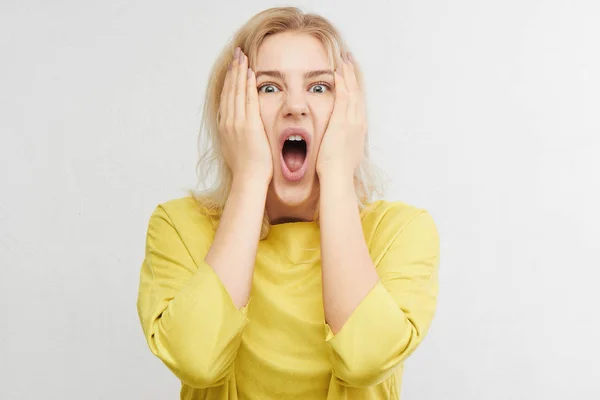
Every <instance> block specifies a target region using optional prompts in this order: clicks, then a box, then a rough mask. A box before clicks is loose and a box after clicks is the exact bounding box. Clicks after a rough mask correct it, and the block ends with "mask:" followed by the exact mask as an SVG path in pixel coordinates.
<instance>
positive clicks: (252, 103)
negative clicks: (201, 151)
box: [137, 8, 439, 400]
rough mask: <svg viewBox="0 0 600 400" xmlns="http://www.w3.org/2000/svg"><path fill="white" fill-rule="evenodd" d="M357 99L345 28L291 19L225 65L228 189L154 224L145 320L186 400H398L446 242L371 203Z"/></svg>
mask: <svg viewBox="0 0 600 400" xmlns="http://www.w3.org/2000/svg"><path fill="white" fill-rule="evenodd" d="M234 49H235V50H234ZM340 55H341V57H340ZM340 58H341V59H340ZM361 86H362V85H361V79H360V73H359V71H358V68H357V65H356V63H355V61H354V60H353V59H352V58H351V56H349V55H348V54H347V51H346V46H345V45H344V43H343V42H342V40H341V38H340V36H339V34H338V33H337V31H336V30H335V28H334V27H332V25H331V24H330V23H329V22H328V21H327V20H325V19H324V18H322V17H319V16H316V15H306V14H303V13H302V12H301V11H300V10H298V9H295V8H274V9H269V10H266V11H263V12H261V13H259V14H257V15H256V16H254V17H253V18H252V19H251V20H250V21H249V22H248V23H247V24H246V25H245V26H243V27H242V28H241V29H240V30H239V31H238V32H237V33H236V35H235V36H234V37H233V39H232V44H231V47H229V46H228V47H227V48H226V50H225V51H224V52H223V54H222V55H221V57H220V58H219V59H218V61H217V62H216V64H215V66H214V69H213V73H212V76H211V79H210V86H209V88H208V91H207V97H206V102H205V109H204V111H205V112H204V123H203V125H205V126H206V127H207V129H206V130H207V131H208V133H209V134H211V135H212V136H211V138H212V147H211V149H210V152H209V153H207V154H205V155H204V157H203V158H202V159H201V162H202V163H205V164H206V165H213V166H216V168H217V169H216V172H217V177H218V179H217V185H216V187H214V188H212V189H211V190H209V191H205V192H203V193H201V194H192V196H189V197H185V198H181V199H175V200H171V201H168V202H166V203H164V204H161V205H159V206H158V207H157V208H156V210H155V212H154V213H153V215H152V216H151V218H150V222H149V227H148V235H147V244H146V258H145V260H144V263H143V266H142V270H141V280H140V288H139V297H138V304H137V306H138V313H139V316H140V320H141V323H142V327H143V330H144V334H145V337H146V339H147V341H148V344H149V346H150V349H151V351H152V353H154V354H155V355H156V356H158V357H159V358H160V359H161V360H162V361H163V362H164V363H165V364H166V365H167V367H169V369H170V370H171V371H172V372H173V373H174V374H175V375H176V376H177V377H178V378H179V379H180V380H181V382H182V389H181V398H182V399H260V400H264V399H278V400H285V399H336V400H337V399H397V398H399V391H400V383H401V375H402V370H403V361H404V360H405V359H406V358H407V357H408V356H409V355H410V354H411V353H412V352H413V351H414V350H415V348H416V347H417V345H418V344H419V343H420V342H421V341H422V340H423V337H424V335H425V333H426V332H427V330H428V328H429V325H430V324H431V321H432V319H433V316H434V312H435V307H436V296H437V291H438V284H437V269H438V263H439V237H438V232H437V230H436V226H435V224H434V222H433V220H432V218H431V216H430V214H429V213H428V212H427V211H426V210H423V209H419V208H416V207H413V206H409V205H407V204H404V203H401V202H387V201H383V200H379V201H370V196H371V195H372V192H373V191H374V187H373V185H372V184H371V181H370V178H369V174H368V168H367V157H366V151H365V150H366V146H365V141H366V138H365V136H366V131H367V125H366V117H365V107H364V105H363V95H362V91H361V89H360V87H361ZM211 163H212V164H211ZM205 164H201V165H205ZM202 176H206V175H202Z"/></svg>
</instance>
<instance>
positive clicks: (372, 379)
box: [334, 327, 421, 388]
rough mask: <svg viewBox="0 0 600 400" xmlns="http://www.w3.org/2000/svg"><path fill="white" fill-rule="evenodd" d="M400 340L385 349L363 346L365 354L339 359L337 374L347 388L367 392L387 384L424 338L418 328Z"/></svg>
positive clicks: (335, 368) (355, 354) (335, 367)
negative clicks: (379, 385) (377, 385)
mask: <svg viewBox="0 0 600 400" xmlns="http://www.w3.org/2000/svg"><path fill="white" fill-rule="evenodd" d="M411 328H413V329H409V330H408V331H407V332H406V334H405V335H403V336H402V337H401V339H400V340H396V341H395V343H393V344H392V343H388V345H387V346H385V347H380V346H379V343H377V345H376V348H370V346H362V349H361V351H359V352H355V353H354V354H353V355H352V357H344V358H343V359H342V358H339V357H336V359H337V362H336V363H335V364H334V374H335V375H336V377H337V378H338V379H339V380H340V381H341V382H340V383H342V384H343V385H345V386H348V387H356V388H365V387H369V386H372V385H376V384H378V383H381V382H383V381H384V380H386V379H387V378H389V377H390V375H392V374H393V373H394V371H396V367H398V366H399V365H400V364H402V362H404V360H406V358H407V357H408V356H409V355H410V353H412V351H413V350H414V349H415V348H416V346H417V345H418V343H419V342H420V341H421V338H420V337H419V335H418V334H417V331H416V330H415V329H414V327H411Z"/></svg>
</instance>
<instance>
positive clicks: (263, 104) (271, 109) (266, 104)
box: [258, 97, 277, 124]
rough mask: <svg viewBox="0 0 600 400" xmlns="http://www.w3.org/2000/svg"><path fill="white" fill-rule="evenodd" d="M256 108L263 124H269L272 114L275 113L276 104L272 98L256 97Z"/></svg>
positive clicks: (271, 120) (272, 117)
mask: <svg viewBox="0 0 600 400" xmlns="http://www.w3.org/2000/svg"><path fill="white" fill-rule="evenodd" d="M258 110H259V112H260V117H261V118H262V120H263V123H264V124H269V122H273V119H274V116H275V114H276V110H277V106H276V104H274V103H273V100H272V99H265V98H261V97H259V98H258Z"/></svg>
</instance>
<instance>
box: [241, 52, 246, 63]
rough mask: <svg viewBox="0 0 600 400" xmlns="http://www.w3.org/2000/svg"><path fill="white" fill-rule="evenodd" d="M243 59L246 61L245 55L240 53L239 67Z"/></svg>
mask: <svg viewBox="0 0 600 400" xmlns="http://www.w3.org/2000/svg"><path fill="white" fill-rule="evenodd" d="M245 59H246V55H245V54H244V53H240V65H242V64H243V63H244V60H245Z"/></svg>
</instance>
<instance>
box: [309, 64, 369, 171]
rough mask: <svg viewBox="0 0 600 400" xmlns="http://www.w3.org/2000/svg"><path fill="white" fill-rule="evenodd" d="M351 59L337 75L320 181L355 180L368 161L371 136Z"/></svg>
mask: <svg viewBox="0 0 600 400" xmlns="http://www.w3.org/2000/svg"><path fill="white" fill-rule="evenodd" d="M348 54H350V53H348ZM349 57H350V58H348V55H345V56H344V55H342V61H341V62H340V67H338V69H337V70H336V73H335V74H334V75H335V103H334V106H333V112H332V114H331V117H330V119H329V124H328V125H327V129H326V130H325V134H324V136H323V139H322V141H321V146H320V148H319V154H318V156H317V165H316V169H317V174H318V175H319V177H320V178H321V177H322V176H323V174H337V175H338V176H340V175H341V176H342V177H352V176H354V170H355V169H356V167H358V165H359V164H360V163H361V161H362V160H363V158H364V144H365V136H366V132H367V121H366V116H365V106H364V98H363V94H362V92H361V90H360V88H359V87H358V82H357V79H356V75H355V73H354V65H353V64H352V55H349ZM340 68H341V71H340ZM340 73H341V75H340Z"/></svg>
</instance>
